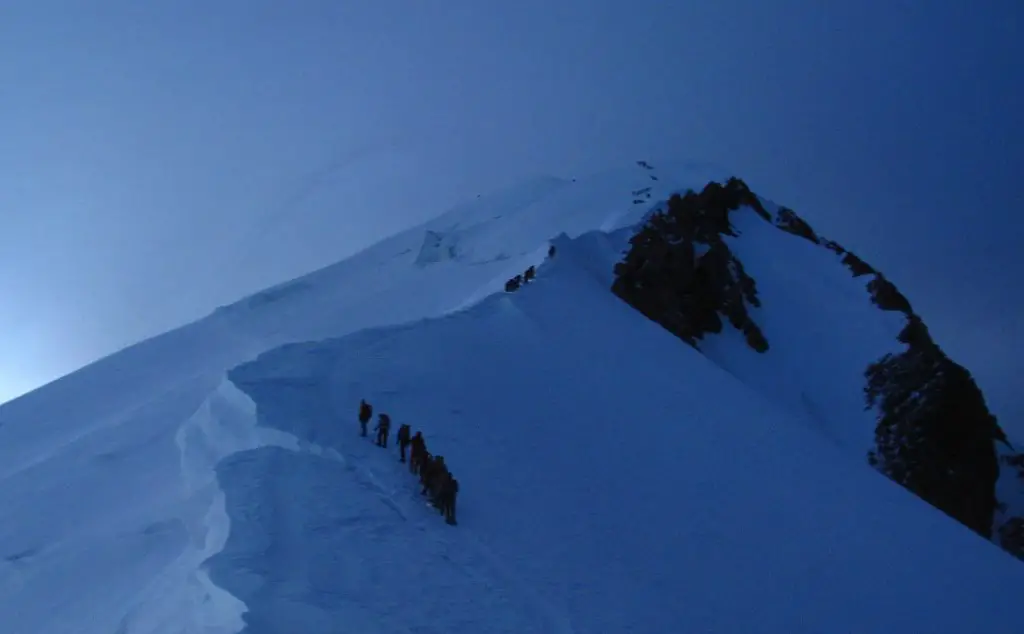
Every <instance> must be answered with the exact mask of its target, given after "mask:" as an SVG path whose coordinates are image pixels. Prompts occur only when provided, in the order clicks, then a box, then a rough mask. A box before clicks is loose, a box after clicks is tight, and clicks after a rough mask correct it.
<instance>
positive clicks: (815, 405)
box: [0, 165, 1024, 634]
mask: <svg viewBox="0 0 1024 634" xmlns="http://www.w3.org/2000/svg"><path fill="white" fill-rule="evenodd" d="M672 174H681V177H678V176H672ZM725 175H726V174H724V173H721V172H715V171H714V170H711V171H708V170H706V169H704V168H701V169H695V168H693V166H686V165H683V166H675V167H672V168H670V169H669V170H668V171H667V172H665V171H662V170H661V169H654V168H651V167H650V166H649V165H641V166H637V167H634V168H632V169H626V170H620V171H613V172H608V173H604V174H599V175H596V176H594V177H592V178H580V179H576V180H575V181H573V180H564V179H553V178H543V179H535V180H532V181H529V182H527V183H525V184H523V185H521V186H519V187H515V188H509V189H508V190H506V191H501V192H497V193H495V194H493V195H491V196H485V197H481V198H479V199H476V200H474V201H473V202H471V203H468V204H466V205H464V206H461V207H459V208H456V209H454V210H452V211H450V212H448V213H447V214H444V215H442V216H440V217H439V218H437V219H436V220H434V221H431V222H429V223H426V224H424V225H422V226H418V227H414V228H412V229H409V230H408V231H405V232H403V233H401V234H398V235H396V236H394V237H392V238H390V239H388V240H385V241H383V242H381V243H379V244H377V245H374V246H373V247H371V248H369V249H367V250H366V251H364V252H362V253H360V254H357V255H356V256H354V257H352V258H350V259H348V260H345V261H344V262H341V263H339V264H337V265H334V266H331V267H328V268H326V269H322V270H320V271H317V272H315V273H312V274H310V275H308V276H305V277H303V278H300V279H298V280H294V281H291V282H288V283H285V284H281V285H279V286H277V287H274V288H272V289H268V290H267V291H264V292H262V293H258V294H255V295H253V296H251V297H248V298H245V299H243V300H242V301H240V302H237V303H235V304H232V305H230V306H225V307H223V308H221V309H218V310H217V311H215V312H214V313H213V314H212V315H210V316H209V317H208V318H206V319H204V320H201V321H199V322H196V323H194V324H191V325H188V326H186V327H184V328H181V329H179V330H176V331H172V332H170V333H167V334H165V335H162V336H161V337H157V338H155V339H153V340H150V341H147V342H143V343H141V344H139V345H137V346H134V347H132V348H129V349H127V350H124V351H122V352H120V353H118V354H116V355H113V356H111V357H108V358H107V359H104V360H101V361H100V362H98V363H96V364H93V365H91V366H89V367H87V368H84V369H82V370H81V371H79V372H76V373H74V374H72V375H69V376H67V377H65V378H64V379H61V380H60V381H57V382H55V383H53V384H50V385H48V386H46V387H44V388H42V389H40V390H37V391H35V392H33V393H30V394H28V395H26V396H25V397H23V398H20V399H18V400H16V401H13V402H11V403H8V404H6V405H4V406H2V407H0V502H2V503H3V507H2V508H4V509H5V517H4V521H3V522H2V523H0V557H2V559H0V583H2V584H3V587H4V589H5V590H7V592H5V593H3V594H2V595H0V619H2V621H3V622H4V623H5V626H6V628H7V631H11V632H26V633H27V632H31V633H47V632H93V631H95V632H110V631H118V632H124V633H142V632H147V633H148V632H204V633H206V634H210V633H216V632H223V633H227V632H238V631H242V630H243V628H244V629H245V630H246V631H249V632H254V633H259V632H290V631H302V632H339V631H353V632H409V631H415V632H421V633H427V632H463V631H464V632H481V631H487V632H490V631H493V632H504V631H508V632H512V631H515V632H524V631H537V632H578V633H583V632H607V631H638V632H665V631H680V630H686V631H690V630H692V631H807V632H821V631H837V630H841V631H907V630H913V631H929V632H962V631H975V630H980V629H984V630H985V631H997V632H998V631H1005V632H1011V631H1016V629H1017V628H1016V627H1015V625H1016V624H1015V623H1014V617H1015V611H1014V609H1013V608H1014V607H1015V605H1016V594H1017V593H1016V590H1015V588H1016V587H1019V584H1020V583H1021V582H1022V581H1024V567H1022V566H1020V564H1019V562H1016V561H1014V560H1013V559H1012V558H1011V557H1009V556H1007V555H1006V554H1005V553H1003V552H1001V551H999V550H998V549H996V548H995V547H993V546H992V545H991V544H988V543H986V542H985V541H984V540H981V539H978V538H977V537H976V536H975V535H974V534H972V533H971V532H970V531H969V530H968V529H966V528H965V527H963V526H961V525H959V524H957V523H956V522H953V521H951V520H950V519H949V518H948V517H946V516H945V515H943V514H942V513H940V512H939V511H937V510H935V509H934V508H932V507H931V506H929V505H928V504H926V503H925V502H923V501H921V500H920V499H918V498H916V497H914V496H913V495H911V494H910V493H909V492H907V491H906V490H904V489H902V488H900V487H898V486H894V485H893V484H892V483H891V482H889V481H888V480H887V479H886V478H884V477H883V476H881V475H880V474H878V473H877V472H875V471H874V470H872V469H871V468H870V467H869V466H867V465H866V464H865V461H864V455H863V453H864V451H865V450H866V449H867V445H868V444H869V443H870V437H871V436H870V434H871V433H872V422H871V421H870V420H867V419H866V418H865V414H863V412H862V411H861V410H862V409H863V406H862V405H860V404H859V403H858V407H857V408H856V410H853V409H851V410H849V411H847V410H846V409H845V408H846V407H847V403H849V406H850V407H851V408H852V406H853V404H854V402H855V400H856V397H855V396H854V395H856V394H859V390H860V387H861V385H860V384H856V385H854V384H853V381H854V379H855V378H859V380H860V381H861V382H862V380H863V369H864V368H863V367H860V368H859V370H857V368H856V366H857V365H858V364H861V363H862V362H864V361H870V359H867V358H866V357H870V356H871V355H874V354H875V351H878V353H879V354H881V353H882V352H884V351H885V350H886V349H887V346H890V347H891V346H892V345H893V344H892V341H893V337H894V333H893V331H892V327H893V326H894V324H893V323H891V322H892V320H891V318H890V317H887V316H885V315H881V317H879V318H878V319H875V320H873V321H872V320H870V319H868V317H867V316H866V315H865V316H863V318H864V319H865V320H867V321H868V322H869V324H867V325H859V322H858V325H857V326H856V327H857V328H858V331H857V336H858V337H862V339H858V340H857V342H870V343H871V346H870V350H871V354H870V355H869V354H868V353H867V348H864V347H862V346H860V345H853V343H854V342H841V341H834V340H832V339H831V338H830V337H829V335H828V333H827V332H826V331H825V330H824V329H821V327H820V326H815V324H819V323H820V322H819V321H817V320H818V319H821V318H822V317H821V316H820V314H819V316H818V317H815V318H813V319H812V318H810V317H807V318H806V321H804V322H802V323H803V328H801V329H800V330H801V332H802V333H806V330H807V329H808V328H811V329H813V328H816V327H817V328H820V329H821V330H820V332H819V331H814V337H811V338H810V339H809V340H804V339H800V338H798V337H795V336H791V332H790V331H789V330H787V328H790V329H791V328H793V327H794V326H793V324H794V323H797V322H795V321H794V319H795V318H793V317H791V316H790V317H788V318H786V317H783V316H782V315H783V314H784V313H786V311H792V312H793V313H794V314H802V315H805V316H806V315H809V314H811V313H809V312H808V311H812V310H826V309H820V308H819V307H818V304H817V303H816V302H813V301H811V300H808V299H804V300H803V301H802V303H799V304H796V303H795V302H796V298H795V297H793V296H792V294H787V289H790V288H792V287H794V286H798V285H801V284H802V285H805V286H806V287H807V288H809V289H811V291H810V293H811V294H814V295H815V296H817V297H825V298H827V300H828V301H827V302H826V303H828V305H829V308H827V311H829V312H827V313H825V314H824V318H826V319H830V320H833V321H841V322H842V323H844V324H847V323H850V321H852V320H860V319H861V317H862V316H861V314H860V313H858V312H856V311H858V310H861V308H859V306H861V304H858V303H856V302H855V297H856V296H855V295H854V293H855V292H858V291H859V292H862V289H856V288H855V287H851V285H850V282H851V280H850V278H848V277H847V278H845V279H843V280H840V279H839V277H838V274H835V275H833V274H832V273H829V272H827V271H826V269H825V267H819V266H818V265H817V264H815V265H814V266H813V267H812V266H811V265H809V264H808V265H807V266H801V264H802V262H798V263H797V266H795V267H794V266H785V265H783V261H784V259H785V258H799V257H805V255H792V254H794V253H797V252H800V249H801V248H804V252H806V257H807V258H811V255H810V253H811V251H810V248H811V247H814V245H810V244H807V245H806V247H797V246H795V245H796V244H799V240H797V239H795V238H793V237H792V236H787V235H782V236H781V238H785V240H786V241H785V242H783V241H779V242H778V243H777V244H775V243H772V242H771V241H772V240H773V239H774V238H765V240H766V241H767V242H765V243H763V244H760V245H757V246H755V245H754V242H751V241H749V240H748V235H747V234H748V233H749V234H753V233H755V231H754V229H750V230H749V231H747V230H746V229H744V235H743V236H741V237H739V238H738V239H737V240H736V241H735V245H733V243H730V246H731V247H734V248H735V249H736V250H737V252H740V251H742V253H741V256H742V258H743V261H744V265H745V266H747V267H748V268H750V269H751V270H754V269H756V272H755V276H756V277H757V280H758V285H759V292H761V293H762V294H763V299H764V301H763V311H762V312H758V313H756V314H754V319H756V320H757V321H758V323H759V324H761V326H762V328H763V330H764V331H765V334H766V336H767V337H768V339H769V340H770V341H772V343H773V347H772V350H771V351H770V352H769V353H768V354H766V355H764V356H757V355H754V354H748V351H747V350H745V349H743V348H742V345H743V342H742V339H738V338H732V339H730V337H732V335H731V334H730V331H728V330H726V331H723V333H722V334H721V335H720V336H718V337H708V338H705V339H704V340H703V341H702V342H701V351H698V350H695V349H693V348H691V347H688V346H686V345H683V344H682V343H680V342H679V341H678V339H676V338H675V337H673V336H672V334H670V333H669V332H666V331H665V330H664V329H662V328H661V327H659V326H658V325H657V324H655V323H652V322H650V321H648V320H646V319H644V318H643V317H642V316H641V315H639V314H638V313H637V312H636V311H634V310H633V309H632V308H631V307H630V306H629V305H628V304H626V303H625V302H623V301H621V300H620V299H619V298H617V297H615V295H613V294H612V293H611V292H609V289H610V287H611V285H612V279H613V276H612V270H613V267H614V264H615V263H616V262H618V261H619V260H620V259H621V258H622V252H623V251H624V249H625V248H626V245H627V240H628V239H629V237H630V235H631V234H632V232H633V227H634V226H635V225H636V223H637V222H639V221H641V220H643V219H644V218H645V217H646V216H647V214H649V212H651V211H652V210H656V209H660V208H662V207H663V206H664V204H665V201H666V200H668V198H669V196H670V195H671V194H672V193H673V192H675V191H678V190H680V189H683V188H685V187H695V188H700V187H702V186H703V184H704V183H706V182H707V180H708V179H709V178H721V177H723V176H725ZM766 235H767V234H766ZM781 238H780V240H781ZM552 241H554V244H555V246H556V247H557V255H556V256H555V257H554V258H552V259H546V254H547V251H548V246H549V244H551V243H552ZM815 248H817V247H815ZM772 250H775V251H772ZM769 253H775V257H770V256H769V255H768V254H769ZM801 253H803V252H801ZM815 253H816V252H815ZM794 261H795V260H794ZM807 262H810V260H807ZM829 264H830V265H834V262H830V263H829ZM530 265H538V279H537V281H536V282H534V283H531V284H529V285H526V286H525V287H524V288H522V289H521V290H520V291H518V292H516V293H513V294H505V293H502V292H501V290H502V288H503V287H504V283H505V281H506V280H507V279H508V278H510V277H512V276H514V275H516V274H517V273H520V272H521V271H523V270H524V269H525V268H526V267H528V266H530ZM818 268H821V271H818V270H817V269H818ZM836 268H837V269H838V268H839V267H836ZM795 270H796V271H799V272H798V273H795V272H794V271H795ZM839 270H840V271H842V269H839ZM773 276H774V277H773ZM774 279H777V280H779V281H777V282H772V281H771V280H774ZM844 282H845V284H844ZM793 306H798V308H793ZM847 311H849V312H847ZM786 314H787V315H788V313H786ZM876 317H877V315H876ZM851 327H853V326H851ZM798 342H799V343H798ZM810 346H814V347H815V349H816V350H817V351H818V353H820V354H822V355H823V356H826V355H827V356H829V357H833V358H834V359H835V360H834V361H833V362H832V364H830V363H829V362H828V360H827V359H825V360H821V361H818V360H817V359H816V358H815V359H811V356H812V355H810V354H809V352H807V351H808V350H809V349H810ZM781 351H786V352H784V353H783V352H781ZM802 351H803V352H802ZM702 352H703V354H702ZM776 353H779V354H776ZM773 355H774V356H773ZM815 363H817V364H818V365H815ZM831 369H834V370H835V372H832V373H831V374H829V372H826V370H831ZM856 371H859V372H860V373H861V374H860V375H859V376H858V377H855V376H854V375H855V373H856ZM830 376H831V377H832V379H831V380H830V379H829V377H830ZM847 381H849V382H851V383H850V388H849V389H848V388H847V387H846V386H847V383H846V382H847ZM794 385H796V386H798V387H797V388H795V389H794ZM850 389H853V392H852V394H851V392H850ZM361 397H365V398H367V399H368V400H370V401H371V402H373V403H374V405H375V407H376V408H377V411H387V412H388V413H390V414H391V416H392V418H393V419H394V421H395V422H396V424H398V423H402V422H408V423H410V424H411V425H412V426H413V428H414V429H420V430H422V431H423V432H424V434H425V436H426V437H427V440H428V444H429V445H430V446H431V450H432V451H434V452H436V453H441V454H443V455H444V456H445V457H446V461H447V462H448V463H449V464H450V465H451V468H452V469H453V472H455V473H456V475H457V477H459V479H460V482H461V483H462V489H461V491H462V492H461V494H460V500H459V515H460V526H458V527H456V528H453V527H449V526H446V525H445V524H444V523H443V522H442V521H441V520H440V518H439V517H438V516H437V514H436V512H435V511H433V510H432V509H430V508H427V507H426V505H425V504H424V503H423V499H422V498H421V497H420V496H419V495H418V492H417V491H416V490H415V482H414V481H413V479H412V476H411V475H410V474H409V473H408V472H407V471H405V470H404V468H403V467H404V465H401V464H399V463H398V461H397V455H396V454H395V453H394V452H393V451H391V450H388V451H384V450H381V449H379V448H377V447H374V446H373V445H372V444H371V443H369V442H366V440H365V439H362V438H359V437H358V426H357V425H356V424H355V421H354V417H355V411H356V404H357V403H358V400H359V398H361ZM826 403H827V404H830V405H831V407H829V408H825V407H824V404H826ZM832 409H835V410H840V411H843V412H846V413H844V414H835V413H833V411H832Z"/></svg>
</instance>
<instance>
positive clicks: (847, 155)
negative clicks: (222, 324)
mask: <svg viewBox="0 0 1024 634" xmlns="http://www.w3.org/2000/svg"><path fill="white" fill-rule="evenodd" d="M1022 18H1024V6H1022V5H1021V4H1020V3H1017V2H1009V1H998V2H990V3H985V4H984V5H981V6H967V5H964V4H962V3H954V2H946V1H940V2H934V3H927V4H925V3H920V4H917V3H891V2H883V1H881V0H869V1H865V2H859V3H832V4H827V5H821V4H820V3H808V2H804V1H800V0H780V2H776V3H763V2H760V1H755V0H747V1H732V2H722V3H713V4H712V3H685V4H684V3H677V4H676V5H672V4H671V3H669V4H668V5H666V4H665V3H661V2H655V1H653V0H647V1H638V2H625V1H608V0H594V1H592V2H584V1H583V0H567V1H566V2H562V3H558V4H557V5H551V4H550V3H545V2H541V1H540V0H523V1H522V2H518V3H514V5H508V6H491V5H488V4H487V3H479V2H471V1H469V0H451V2H449V3H446V12H445V13H444V14H443V15H442V14H441V13H439V12H437V11H436V9H434V8H432V7H427V6H419V5H416V4H410V3H407V2H398V1H396V0H381V1H380V2H375V3H335V2H328V1H326V0H324V1H320V0H315V1H313V2H309V3H304V4H303V6H302V8H301V9H296V8H295V7H286V6H283V5H280V4H279V3H275V2H270V1H259V2H252V3H249V2H246V3H242V2H240V1H239V0H225V1H224V2H219V3H217V4H216V5H209V4H207V3H200V2H197V1H195V0H193V1H191V2H182V3H175V4H174V5H173V6H172V5H166V6H149V5H138V4H137V3H132V2H127V1H125V0H111V1H110V2H108V3H104V4H103V6H102V8H99V7H97V6H96V5H91V4H88V3H85V4H76V3H66V2H45V1H42V2H27V1H26V2H18V3H10V4H8V5H5V7H4V9H3V11H2V13H0V35H2V37H0V81H3V85H5V86H11V87H14V89H12V90H7V91H4V92H3V94H2V95H0V138H3V139H4V143H3V144H2V145H0V210H2V212H0V213H2V216H3V220H4V222H3V226H2V229H3V231H2V233H0V290H2V293H3V297H4V302H5V303H4V309H3V310H2V311H0V351H2V352H3V354H2V355H0V400H3V399H5V398H9V397H11V396H14V395H16V394H19V393H21V392H24V391H26V390H29V389H32V388H33V387H35V386H38V385H40V384H42V383H43V382H45V381H48V380H50V379H53V378H56V377H57V376H59V375H62V374H65V373H67V372H69V371H71V370H74V369H76V368H77V367H80V366H82V365H84V364H86V363H88V362H89V361H91V360H93V359H96V358H99V357H101V356H104V355H106V354H107V353H109V352H111V351H113V350H115V349H118V348H121V347H123V346H125V345H127V344H130V343H131V342H134V341H139V340H141V339H144V338H146V337H148V336H151V335H154V334H157V333H159V332H162V331H165V330H168V329H170V328H173V327H175V326H177V325H180V324H182V323H185V322H187V321H190V320H192V319H195V318H198V317H201V316H203V315H205V314H208V313H209V312H210V311H211V310H212V309H213V308H215V307H216V306H219V305H223V304H225V303H228V302H230V301H232V300H233V299H236V298H238V297H241V296H244V295H245V294H247V293H249V292H253V291H255V290H258V289H260V288H263V287H265V286H268V285H270V284H274V283H277V282H280V281H283V280H285V279H290V278H293V277H296V276H299V275H301V274H303V273H305V272H307V271H310V270H313V269H316V268H319V267H321V266H324V265H327V264H330V263H331V262H334V261H337V260H340V259H342V258H344V257H345V256H346V255H349V254H351V253H354V252H356V251H358V250H360V249H362V248H363V247H365V246H366V245H368V244H370V243H373V242H376V241H377V240H379V239H382V238H384V237H386V236H388V235H391V234H393V233H395V232H396V231H398V230H400V229H401V228H403V227H408V226H412V225H415V224H417V223H419V222H422V221H424V220H427V219H429V218H430V217H432V216H434V215H436V214H437V213H439V212H441V211H443V210H444V209H445V208H447V207H448V206H450V205H451V204H454V203H456V202H458V201H459V200H463V199H468V198H471V197H473V196H475V195H476V194H477V193H481V192H487V191H491V190H493V189H495V188H496V187H498V186H500V185H502V184H508V183H511V182H515V181H516V180H518V179H520V178H521V177H523V176H524V175H528V174H536V173H552V174H558V175H565V176H572V175H576V174H582V173H586V172H593V171H597V170H601V169H605V168H606V167H608V166H613V165H616V164H623V163H624V162H627V161H632V160H635V159H637V158H647V159H649V160H652V161H654V160H656V158H655V157H658V156H689V157H695V158H700V159H702V160H707V161H708V162H712V163H717V164H721V165H725V166H728V167H729V168H731V170H732V171H733V172H734V173H735V174H736V175H738V176H740V177H741V178H743V179H744V180H746V181H747V182H748V183H749V184H750V186H751V188H752V189H753V190H754V191H755V192H757V193H758V194H760V195H762V196H764V197H766V198H770V199H771V200H773V201H775V202H777V203H779V204H783V205H786V206H788V207H791V208H793V209H795V210H796V211H797V213H799V214H800V215H801V216H802V217H804V218H805V219H807V220H808V221H809V222H810V223H811V225H812V226H814V227H815V229H816V230H818V231H820V232H821V233H823V234H825V235H827V236H829V237H830V238H832V239H835V240H837V241H839V242H840V243H842V244H843V245H844V246H847V247H848V248H850V249H851V250H853V251H855V252H856V253H858V255H860V256H861V257H863V258H864V259H865V260H867V261H869V262H871V263H872V264H873V265H874V266H876V267H878V268H879V269H880V270H881V271H883V272H884V273H885V274H886V275H887V276H888V277H889V278H890V279H892V280H893V281H894V282H895V283H896V284H897V285H898V286H899V288H900V289H901V290H902V291H903V292H904V293H905V294H906V295H907V296H908V298H909V299H910V300H911V302H912V303H913V305H914V306H915V308H916V309H917V311H918V312H919V313H921V314H922V315H923V316H924V318H925V320H926V322H927V323H928V325H929V327H930V328H931V330H932V332H933V333H934V335H935V338H936V340H937V341H938V342H939V343H940V345H942V346H943V348H944V349H946V350H947V352H948V353H949V354H950V356H952V357H953V358H954V359H955V360H957V361H958V362H960V363H962V364H963V365H965V366H966V367H967V368H968V369H969V370H970V371H971V372H972V373H973V374H974V375H975V377H976V378H977V379H978V381H979V384H980V385H981V386H982V388H983V390H984V391H985V394H986V397H987V398H988V400H989V402H990V404H991V405H992V406H993V409H994V410H995V412H996V413H997V415H999V416H1000V419H1001V420H1002V421H1003V422H1004V423H1006V424H1009V423H1011V422H1012V421H1011V420H1007V419H1013V420H1014V421H1015V420H1020V418H1021V415H1022V414H1024V406H1022V405H1021V403H1020V402H1019V399H1017V398H1016V394H1015V392H1016V388H1015V386H1014V385H1013V377H1015V376H1019V375H1020V373H1021V372H1022V371H1024V362H1022V360H1021V359H1020V358H1018V357H1019V355H1018V354H1017V352H1016V350H1017V349H1018V348H1019V347H1020V343H1021V339H1022V333H1021V327H1020V326H1019V325H1018V323H1019V320H1017V319H1016V317H1015V316H1016V315H1017V314H1018V313H1019V312H1020V305H1019V300H1018V299H1017V298H1016V296H1015V294H1013V293H1008V292H1007V289H1012V288H1014V284H1015V282H1016V271H1017V270H1020V268H1021V261H1020V257H1019V256H1018V249H1017V245H1016V238H1015V236H1016V235H1017V234H1018V233H1019V231H1020V226H1021V221H1020V220H1019V217H1018V216H1019V214H1018V213H1017V211H1018V210H1019V209H1020V208H1021V207H1022V203H1024V195H1022V194H1021V193H1020V191H1019V189H1018V188H1017V187H1016V177H1017V176H1018V175H1019V174H1020V173H1021V168H1022V166H1024V122H1022V121H1021V118H1020V117H1019V115H1018V113H1019V112H1022V111H1024V88H1022V86H1024V72H1022V68H1021V67H1022V64H1021V62H1020V60H1021V59H1024V44H1022V42H1024V40H1022V39H1021V38H1020V37H1019V34H1017V33H1016V29H1019V26H1020V25H1021V24H1024V19H1022ZM367 148H369V150H367ZM361 149H362V150H364V151H367V152H368V153H367V154H364V155H362V158H359V159H357V160H355V162H354V163H353V164H351V165H350V166H349V167H347V168H345V169H341V170H340V171H338V172H334V173H330V171H329V169H328V166H329V165H330V163H331V161H335V160H343V158H339V157H346V156H348V157H351V156H353V155H356V154H358V153H359V152H360V150H361ZM321 170H323V171H321ZM318 177H323V180H322V181H319V182H321V183H322V185H321V186H319V187H317V188H314V189H306V187H307V186H309V185H310V184H311V183H316V182H318V181H317V178H318ZM289 204H294V205H295V207H294V212H288V214H286V216H287V217H288V219H289V220H290V222H270V223H269V225H270V228H266V225H263V221H259V220H258V219H259V218H273V216H274V214H275V213H276V212H275V209H277V210H283V209H286V208H287V206H288V205H289ZM261 225H263V228H261ZM225 262H237V263H238V264H234V265H226V264H225ZM232 267H233V268H232Z"/></svg>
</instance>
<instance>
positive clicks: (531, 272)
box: [505, 245, 555, 293]
mask: <svg viewBox="0 0 1024 634" xmlns="http://www.w3.org/2000/svg"><path fill="white" fill-rule="evenodd" d="M554 255H555V245H551V248H550V249H548V257H549V258H550V257H554ZM535 277H537V268H536V267H535V266H533V265H532V264H531V265H530V268H528V269H526V270H525V271H523V272H522V273H520V274H519V275H517V276H515V277H513V278H512V279H510V280H508V281H507V282H505V292H506V293H513V292H515V291H518V290H519V289H520V288H521V287H522V285H523V284H529V283H530V282H532V281H533V279H534V278H535Z"/></svg>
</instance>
